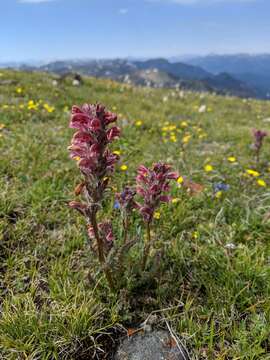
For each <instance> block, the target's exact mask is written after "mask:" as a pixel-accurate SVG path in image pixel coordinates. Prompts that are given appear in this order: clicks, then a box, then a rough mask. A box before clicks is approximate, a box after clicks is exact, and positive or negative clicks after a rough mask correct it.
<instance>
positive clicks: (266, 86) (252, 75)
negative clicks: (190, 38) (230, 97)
mask: <svg viewBox="0 0 270 360" xmlns="http://www.w3.org/2000/svg"><path fill="white" fill-rule="evenodd" d="M185 61H186V62H187V63H188V64H191V65H194V66H200V67H202V68H203V69H205V70H206V71H209V72H211V73H212V74H217V73H220V72H227V73H229V74H231V75H232V76H233V77H234V78H236V79H238V80H241V81H243V82H245V83H246V84H247V85H249V86H250V87H251V88H253V89H254V90H255V91H256V94H257V96H258V97H262V98H269V97H270V54H261V55H247V54H238V55H208V56H198V57H194V58H192V57H191V58H188V59H186V60H185Z"/></svg>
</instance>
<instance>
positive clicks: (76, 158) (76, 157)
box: [73, 156, 81, 161]
mask: <svg viewBox="0 0 270 360" xmlns="http://www.w3.org/2000/svg"><path fill="white" fill-rule="evenodd" d="M73 159H74V160H76V161H80V160H81V158H80V157H79V156H75V157H74V158H73Z"/></svg>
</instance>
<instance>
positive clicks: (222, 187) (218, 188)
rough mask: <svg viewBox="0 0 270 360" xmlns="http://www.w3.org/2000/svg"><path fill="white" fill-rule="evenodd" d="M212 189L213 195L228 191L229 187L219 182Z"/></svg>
mask: <svg viewBox="0 0 270 360" xmlns="http://www.w3.org/2000/svg"><path fill="white" fill-rule="evenodd" d="M213 188H214V192H215V193H216V192H218V191H228V190H229V189H230V185H228V184H225V183H222V182H220V183H216V184H214V185H213Z"/></svg>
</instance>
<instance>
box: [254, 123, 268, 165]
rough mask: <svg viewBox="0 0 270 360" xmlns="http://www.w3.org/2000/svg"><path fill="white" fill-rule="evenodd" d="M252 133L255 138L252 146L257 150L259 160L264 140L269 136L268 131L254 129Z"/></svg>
mask: <svg viewBox="0 0 270 360" xmlns="http://www.w3.org/2000/svg"><path fill="white" fill-rule="evenodd" d="M252 134H253V138H254V143H253V144H252V148H253V149H254V150H255V153H256V157H257V161H258V160H259V155H260V151H261V148H262V146H263V140H264V138H265V137H266V136H267V132H266V131H263V130H257V129H253V130H252Z"/></svg>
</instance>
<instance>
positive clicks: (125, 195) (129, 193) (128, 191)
mask: <svg viewBox="0 0 270 360" xmlns="http://www.w3.org/2000/svg"><path fill="white" fill-rule="evenodd" d="M135 195H136V190H135V189H133V188H131V187H130V186H126V187H125V188H124V190H123V191H122V192H121V193H118V194H116V199H117V202H118V204H119V207H121V208H122V209H123V210H124V211H126V212H127V213H129V212H130V211H131V210H132V209H134V208H136V206H137V204H136V202H135V201H134V196H135Z"/></svg>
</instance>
